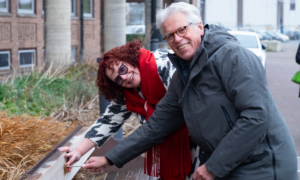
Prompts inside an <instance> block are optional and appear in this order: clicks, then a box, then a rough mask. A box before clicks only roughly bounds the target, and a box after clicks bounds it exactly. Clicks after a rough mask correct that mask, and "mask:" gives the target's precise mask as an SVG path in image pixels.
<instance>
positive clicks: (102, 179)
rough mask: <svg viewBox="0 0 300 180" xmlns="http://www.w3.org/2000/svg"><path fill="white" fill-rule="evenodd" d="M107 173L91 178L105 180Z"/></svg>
mask: <svg viewBox="0 0 300 180" xmlns="http://www.w3.org/2000/svg"><path fill="white" fill-rule="evenodd" d="M106 176H107V173H99V174H96V175H95V178H94V179H93V178H91V179H93V180H105V178H106Z"/></svg>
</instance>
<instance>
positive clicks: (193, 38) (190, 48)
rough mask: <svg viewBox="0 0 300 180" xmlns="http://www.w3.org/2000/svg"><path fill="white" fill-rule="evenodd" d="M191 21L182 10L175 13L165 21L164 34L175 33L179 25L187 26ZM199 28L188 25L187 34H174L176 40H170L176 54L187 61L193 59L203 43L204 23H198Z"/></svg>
mask: <svg viewBox="0 0 300 180" xmlns="http://www.w3.org/2000/svg"><path fill="white" fill-rule="evenodd" d="M188 24H189V22H188V21H187V20H186V15H185V14H184V13H182V12H178V13H175V14H173V15H171V16H170V17H168V18H167V19H166V20H165V21H164V23H163V30H164V32H165V34H164V35H166V34H168V33H173V32H174V31H176V30H177V29H178V28H179V27H182V26H187V25H188ZM196 29H197V30H196V31H195V29H194V28H193V27H192V26H188V27H187V33H186V35H185V36H183V37H180V36H178V35H177V34H176V33H175V34H174V37H175V39H174V42H169V45H170V47H171V48H172V50H173V51H174V52H175V54H176V55H177V56H179V57H181V58H182V59H184V60H186V61H191V60H192V59H193V57H194V55H195V53H196V51H197V49H198V47H199V46H200V44H201V36H202V35H203V34H204V30H203V26H202V23H198V24H197V28H196Z"/></svg>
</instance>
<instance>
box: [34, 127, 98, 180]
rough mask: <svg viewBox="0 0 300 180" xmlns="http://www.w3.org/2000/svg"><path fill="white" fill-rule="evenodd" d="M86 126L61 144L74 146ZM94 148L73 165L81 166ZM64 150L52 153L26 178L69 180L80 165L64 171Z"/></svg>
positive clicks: (81, 136)
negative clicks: (66, 171)
mask: <svg viewBox="0 0 300 180" xmlns="http://www.w3.org/2000/svg"><path fill="white" fill-rule="evenodd" d="M88 129H89V128H88V127H83V128H81V130H80V131H78V132H77V133H76V134H75V135H74V136H73V137H72V138H71V139H70V140H69V141H68V142H66V143H65V144H64V145H63V146H69V147H71V148H75V147H76V146H77V145H78V144H79V143H80V142H81V141H82V140H83V138H84V136H85V134H86V132H87V131H88ZM94 149H95V148H92V149H91V150H90V151H89V152H87V153H86V154H85V155H84V156H82V157H81V159H80V161H78V162H76V163H75V164H74V166H81V165H82V164H84V162H85V161H86V160H87V158H88V157H89V156H90V154H91V153H92V152H93V151H94ZM64 154H65V153H64V152H59V151H55V153H54V154H53V155H51V157H50V158H49V159H47V161H46V162H45V163H43V164H41V165H40V166H39V168H37V169H36V170H35V171H34V172H33V173H32V174H30V175H29V176H28V179H34V180H53V179H59V180H71V179H72V178H73V177H74V176H75V175H76V173H77V172H78V171H79V169H80V167H73V168H72V170H71V172H68V173H65V172H64V168H63V167H64V164H65V162H66V159H65V157H64Z"/></svg>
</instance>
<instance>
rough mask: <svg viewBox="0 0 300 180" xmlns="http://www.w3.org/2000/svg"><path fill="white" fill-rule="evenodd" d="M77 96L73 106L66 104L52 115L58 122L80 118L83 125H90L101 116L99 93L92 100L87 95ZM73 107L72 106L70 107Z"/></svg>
mask: <svg viewBox="0 0 300 180" xmlns="http://www.w3.org/2000/svg"><path fill="white" fill-rule="evenodd" d="M78 101H79V98H78V97H76V98H75V101H74V102H73V103H72V106H70V105H69V104H64V105H63V107H61V108H60V109H59V110H58V111H57V112H55V113H52V114H51V115H50V116H51V117H53V118H54V119H55V120H56V121H58V122H67V121H75V120H79V121H80V122H81V124H82V125H85V126H89V125H91V124H93V123H94V122H95V120H97V119H98V118H99V114H100V112H99V96H98V95H97V96H96V97H94V98H93V99H92V100H90V101H87V99H86V98H85V96H83V97H82V98H81V100H80V101H81V102H80V104H79V102H78ZM78 104H79V105H78ZM68 107H71V108H68Z"/></svg>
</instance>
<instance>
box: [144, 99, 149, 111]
mask: <svg viewBox="0 0 300 180" xmlns="http://www.w3.org/2000/svg"><path fill="white" fill-rule="evenodd" d="M144 109H145V111H146V112H147V109H148V101H146V102H145V104H144Z"/></svg>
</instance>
